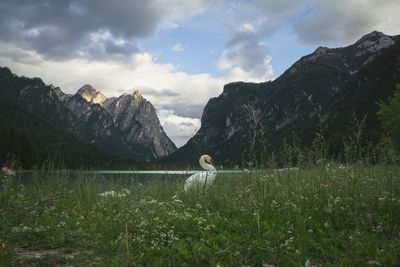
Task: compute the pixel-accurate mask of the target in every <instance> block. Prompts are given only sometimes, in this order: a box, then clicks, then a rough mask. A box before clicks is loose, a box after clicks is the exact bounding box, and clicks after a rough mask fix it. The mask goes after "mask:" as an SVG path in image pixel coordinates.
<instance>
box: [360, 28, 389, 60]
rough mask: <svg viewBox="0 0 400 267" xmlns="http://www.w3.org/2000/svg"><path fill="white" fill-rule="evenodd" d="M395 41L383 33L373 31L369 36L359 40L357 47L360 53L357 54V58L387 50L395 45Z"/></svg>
mask: <svg viewBox="0 0 400 267" xmlns="http://www.w3.org/2000/svg"><path fill="white" fill-rule="evenodd" d="M394 43H395V41H394V40H393V39H392V38H391V37H390V36H387V35H385V34H383V33H382V32H378V31H373V32H371V33H369V34H366V35H364V36H363V37H362V38H361V39H360V40H358V41H357V42H356V43H355V45H356V46H357V48H358V49H360V51H359V52H358V53H356V54H355V56H362V55H364V54H366V53H367V52H370V53H374V52H377V51H379V50H381V49H383V48H387V47H389V46H391V45H393V44H394Z"/></svg>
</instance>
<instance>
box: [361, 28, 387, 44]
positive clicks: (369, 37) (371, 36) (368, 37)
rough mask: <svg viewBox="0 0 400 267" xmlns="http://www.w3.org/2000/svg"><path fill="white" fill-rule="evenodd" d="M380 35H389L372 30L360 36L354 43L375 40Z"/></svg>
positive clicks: (380, 36)
mask: <svg viewBox="0 0 400 267" xmlns="http://www.w3.org/2000/svg"><path fill="white" fill-rule="evenodd" d="M382 37H389V36H387V35H385V34H384V33H383V32H379V31H372V32H370V33H367V34H365V35H364V36H363V37H361V38H360V39H359V40H358V41H357V42H356V44H359V43H363V42H365V41H376V40H378V39H380V38H382Z"/></svg>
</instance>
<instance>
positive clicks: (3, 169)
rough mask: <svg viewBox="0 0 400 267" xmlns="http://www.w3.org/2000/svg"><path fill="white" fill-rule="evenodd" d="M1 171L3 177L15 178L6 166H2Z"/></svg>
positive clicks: (13, 173)
mask: <svg viewBox="0 0 400 267" xmlns="http://www.w3.org/2000/svg"><path fill="white" fill-rule="evenodd" d="M1 170H2V172H3V173H4V175H6V176H15V172H14V171H13V170H11V169H10V168H8V167H7V166H3V167H2V168H1Z"/></svg>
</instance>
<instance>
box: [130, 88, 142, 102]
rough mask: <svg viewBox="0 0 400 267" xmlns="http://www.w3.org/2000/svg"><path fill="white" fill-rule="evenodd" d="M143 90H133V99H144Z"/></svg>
mask: <svg viewBox="0 0 400 267" xmlns="http://www.w3.org/2000/svg"><path fill="white" fill-rule="evenodd" d="M142 96H143V95H142V92H141V91H140V90H135V91H134V92H133V95H132V98H133V100H140V99H142Z"/></svg>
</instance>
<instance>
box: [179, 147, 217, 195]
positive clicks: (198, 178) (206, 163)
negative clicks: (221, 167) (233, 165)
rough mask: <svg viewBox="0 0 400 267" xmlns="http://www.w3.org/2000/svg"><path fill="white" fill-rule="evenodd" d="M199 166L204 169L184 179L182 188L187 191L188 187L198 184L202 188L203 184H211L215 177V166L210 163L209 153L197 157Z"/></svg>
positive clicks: (211, 161) (194, 186)
mask: <svg viewBox="0 0 400 267" xmlns="http://www.w3.org/2000/svg"><path fill="white" fill-rule="evenodd" d="M199 163H200V166H201V167H202V168H203V169H205V170H206V171H199V172H196V173H195V174H193V175H192V176H190V177H189V178H187V179H186V182H185V186H184V189H185V191H188V190H189V189H190V188H196V187H197V186H199V187H200V188H202V187H203V186H208V185H211V184H212V183H213V182H214V180H215V177H216V176H217V171H216V169H215V167H214V166H213V165H212V163H213V160H212V158H211V157H210V156H209V155H203V156H201V157H200V159H199Z"/></svg>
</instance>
